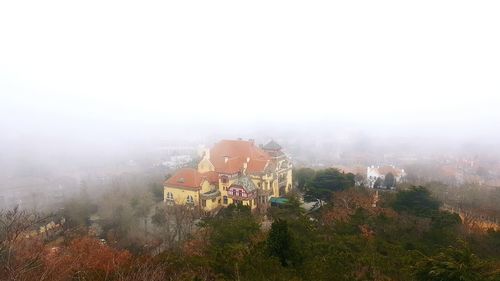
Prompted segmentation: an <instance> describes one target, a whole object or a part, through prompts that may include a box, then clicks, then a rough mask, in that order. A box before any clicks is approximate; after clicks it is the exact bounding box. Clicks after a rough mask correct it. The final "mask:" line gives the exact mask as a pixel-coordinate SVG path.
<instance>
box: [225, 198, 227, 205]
mask: <svg viewBox="0 0 500 281" xmlns="http://www.w3.org/2000/svg"><path fill="white" fill-rule="evenodd" d="M224 204H225V205H227V196H224Z"/></svg>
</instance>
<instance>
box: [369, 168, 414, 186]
mask: <svg viewBox="0 0 500 281" xmlns="http://www.w3.org/2000/svg"><path fill="white" fill-rule="evenodd" d="M389 173H390V174H392V175H393V176H394V181H395V183H400V182H404V181H405V178H406V172H405V170H404V169H398V168H396V167H395V166H393V165H389V166H382V167H380V166H376V167H375V166H370V167H367V168H366V181H367V183H368V187H370V188H374V186H375V182H376V181H377V179H379V178H380V179H381V180H385V176H386V175H387V174H389ZM385 188H390V189H392V188H394V186H386V187H385Z"/></svg>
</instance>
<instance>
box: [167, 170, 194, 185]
mask: <svg viewBox="0 0 500 281" xmlns="http://www.w3.org/2000/svg"><path fill="white" fill-rule="evenodd" d="M203 179H204V177H203V176H202V174H200V173H199V172H198V171H197V170H196V169H192V168H183V169H179V170H177V172H175V174H174V175H173V176H171V177H170V178H169V179H168V180H166V181H165V185H166V186H174V187H186V188H200V186H201V183H202V182H203Z"/></svg>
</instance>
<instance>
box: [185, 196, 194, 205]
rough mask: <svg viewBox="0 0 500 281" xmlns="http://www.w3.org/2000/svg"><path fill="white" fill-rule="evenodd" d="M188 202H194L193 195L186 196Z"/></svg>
mask: <svg viewBox="0 0 500 281" xmlns="http://www.w3.org/2000/svg"><path fill="white" fill-rule="evenodd" d="M186 203H188V204H194V200H193V196H191V195H188V197H187V198H186Z"/></svg>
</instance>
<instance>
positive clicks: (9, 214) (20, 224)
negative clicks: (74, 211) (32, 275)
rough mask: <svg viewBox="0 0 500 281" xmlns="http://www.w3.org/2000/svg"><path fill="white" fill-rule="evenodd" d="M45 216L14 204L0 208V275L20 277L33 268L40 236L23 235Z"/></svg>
mask: <svg viewBox="0 0 500 281" xmlns="http://www.w3.org/2000/svg"><path fill="white" fill-rule="evenodd" d="M49 218H50V216H44V215H41V214H39V213H36V212H31V211H27V210H20V209H19V208H18V207H15V208H14V209H12V210H6V211H0V265H1V268H0V278H7V279H8V280H22V276H26V275H28V274H29V272H30V271H32V270H34V269H36V268H37V265H39V264H40V261H41V259H42V253H43V251H41V249H42V248H43V243H41V241H40V240H41V237H31V238H27V235H28V233H29V232H30V231H31V230H35V229H36V228H37V227H38V226H40V225H42V223H45V222H47V221H48V219H49Z"/></svg>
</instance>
